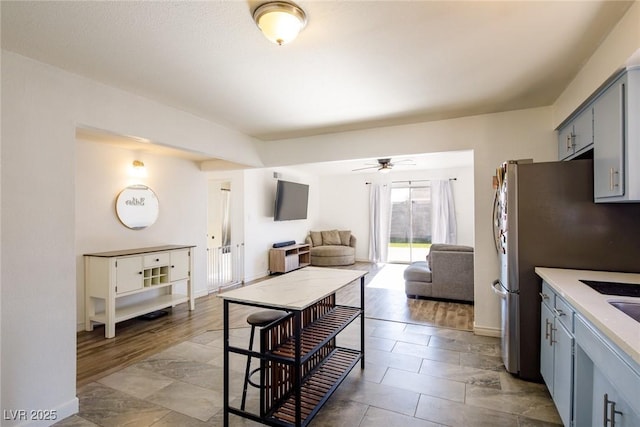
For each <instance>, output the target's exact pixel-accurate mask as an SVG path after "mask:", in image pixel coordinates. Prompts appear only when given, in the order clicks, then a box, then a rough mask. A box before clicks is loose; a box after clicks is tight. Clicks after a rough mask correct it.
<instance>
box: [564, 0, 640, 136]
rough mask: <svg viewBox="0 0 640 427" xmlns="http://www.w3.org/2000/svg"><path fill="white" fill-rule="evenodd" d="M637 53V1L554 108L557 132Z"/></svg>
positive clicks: (639, 15) (639, 34) (639, 23)
mask: <svg viewBox="0 0 640 427" xmlns="http://www.w3.org/2000/svg"><path fill="white" fill-rule="evenodd" d="M638 49H640V2H639V1H636V2H635V3H634V4H633V6H631V8H630V9H629V11H628V12H627V13H626V14H625V16H624V17H623V18H622V19H621V20H620V22H619V23H618V25H617V26H616V27H615V28H614V29H613V30H612V31H611V33H610V34H609V36H608V37H607V38H606V39H605V40H604V41H603V42H602V44H601V45H600V47H599V48H598V50H597V51H596V52H595V54H594V55H592V56H591V58H590V59H589V60H588V61H587V62H586V64H585V65H584V67H583V68H582V70H581V71H580V73H578V75H577V76H576V77H575V79H573V81H572V82H571V84H569V86H567V88H566V89H565V90H564V92H563V93H562V94H561V95H560V96H559V97H558V99H557V100H556V102H555V103H554V105H553V127H554V128H556V127H557V126H558V125H559V124H560V123H561V122H562V121H563V120H564V119H566V118H567V117H568V116H569V115H570V114H571V113H572V112H573V110H575V109H576V108H577V107H578V106H579V105H580V104H581V103H582V102H584V100H585V99H587V98H588V97H589V95H591V94H592V93H593V92H594V91H595V90H596V89H597V88H598V87H599V86H600V85H601V84H602V83H603V82H604V81H605V80H606V79H607V78H608V77H609V76H611V75H612V74H613V73H614V72H615V71H616V70H617V69H619V68H621V67H622V66H623V65H624V63H625V62H626V60H627V59H628V58H629V57H630V56H631V55H632V54H633V53H634V52H635V51H636V50H638Z"/></svg>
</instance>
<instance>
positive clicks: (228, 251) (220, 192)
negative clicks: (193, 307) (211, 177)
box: [207, 181, 244, 292]
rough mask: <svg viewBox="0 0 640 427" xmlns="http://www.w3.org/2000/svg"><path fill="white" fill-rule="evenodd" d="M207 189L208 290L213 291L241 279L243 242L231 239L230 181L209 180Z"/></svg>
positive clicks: (239, 281) (236, 282)
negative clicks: (239, 242) (235, 242)
mask: <svg viewBox="0 0 640 427" xmlns="http://www.w3.org/2000/svg"><path fill="white" fill-rule="evenodd" d="M208 191H209V198H208V210H207V290H208V291H209V292H215V291H220V290H221V289H223V288H225V287H228V286H232V285H236V284H238V283H241V282H242V281H243V280H244V278H243V274H242V272H243V258H244V245H243V244H233V243H232V227H231V223H232V222H231V214H232V207H231V206H232V204H231V197H232V192H231V182H229V181H210V182H209V189H208ZM233 240H237V239H233Z"/></svg>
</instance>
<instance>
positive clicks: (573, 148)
mask: <svg viewBox="0 0 640 427" xmlns="http://www.w3.org/2000/svg"><path fill="white" fill-rule="evenodd" d="M592 146H593V106H587V107H586V108H585V109H583V110H582V111H581V112H580V113H579V114H578V115H577V116H575V118H574V119H572V120H571V121H569V122H568V123H567V124H566V125H565V126H564V127H562V128H560V129H559V133H558V158H559V159H560V160H569V159H572V158H574V157H577V156H579V155H581V154H582V153H584V152H585V151H587V150H589V149H590V148H591V147H592Z"/></svg>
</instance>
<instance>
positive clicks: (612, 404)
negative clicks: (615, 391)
mask: <svg viewBox="0 0 640 427" xmlns="http://www.w3.org/2000/svg"><path fill="white" fill-rule="evenodd" d="M609 408H611V417H609ZM603 412H604V415H603V418H604V419H603V426H604V427H607V426H608V425H609V423H611V427H616V415H623V413H622V412H621V411H616V402H615V401H613V400H609V394H608V393H605V394H604V411H603Z"/></svg>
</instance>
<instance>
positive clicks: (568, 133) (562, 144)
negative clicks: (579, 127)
mask: <svg viewBox="0 0 640 427" xmlns="http://www.w3.org/2000/svg"><path fill="white" fill-rule="evenodd" d="M573 139H574V138H573V123H570V124H568V125H566V126H565V127H563V128H562V129H560V130H559V131H558V160H564V159H566V158H567V157H569V156H571V155H573V144H574V141H573Z"/></svg>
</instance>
